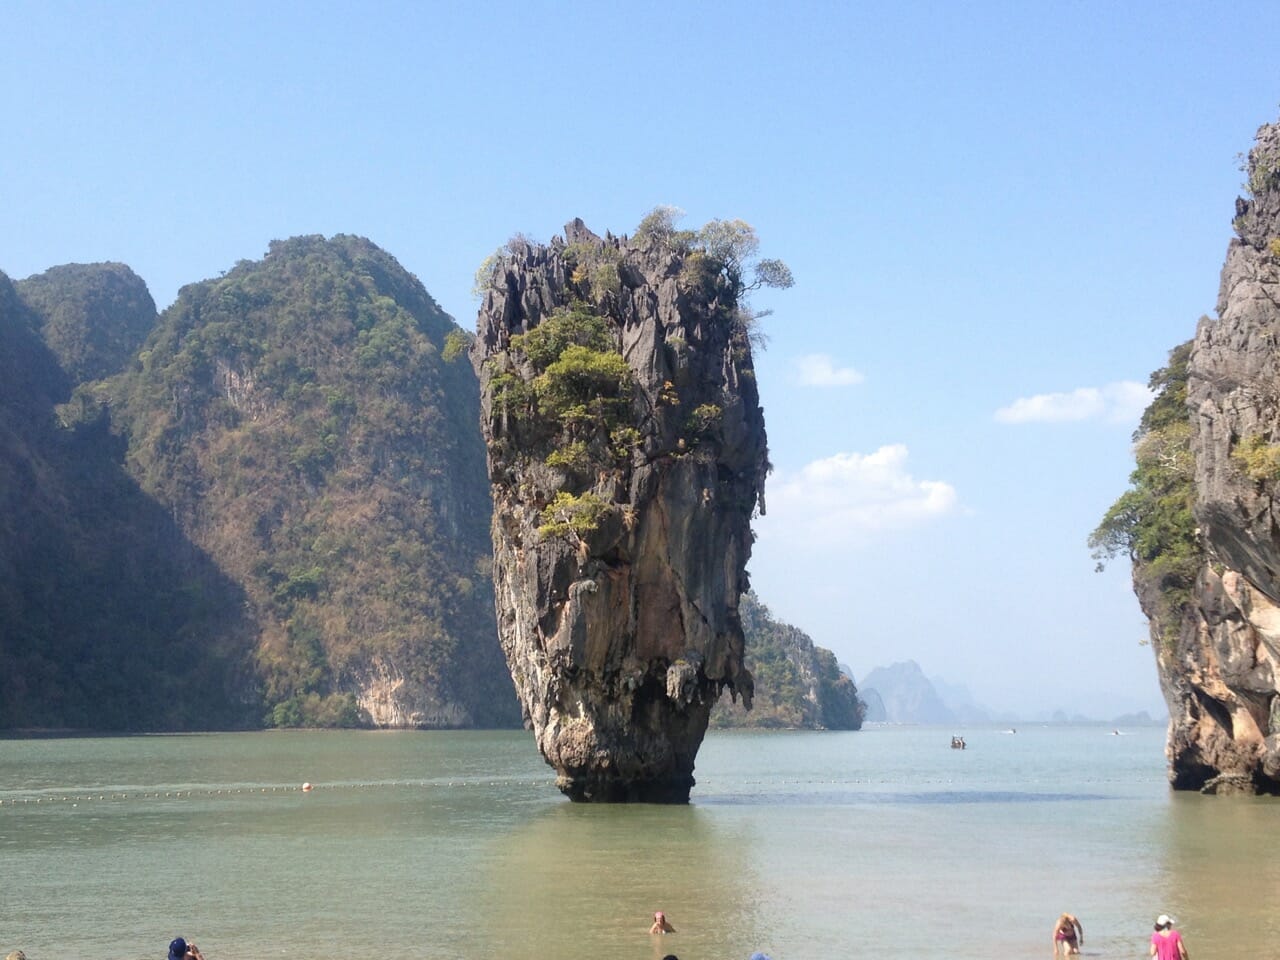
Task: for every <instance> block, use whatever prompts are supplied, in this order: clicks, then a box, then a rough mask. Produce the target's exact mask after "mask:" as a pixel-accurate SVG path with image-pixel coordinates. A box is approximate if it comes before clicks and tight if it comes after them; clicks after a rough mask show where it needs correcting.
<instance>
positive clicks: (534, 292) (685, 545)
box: [472, 221, 768, 802]
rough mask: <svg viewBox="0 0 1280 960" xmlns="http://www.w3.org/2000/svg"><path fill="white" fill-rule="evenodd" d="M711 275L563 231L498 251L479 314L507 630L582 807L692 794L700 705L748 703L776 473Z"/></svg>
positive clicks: (744, 361)
mask: <svg viewBox="0 0 1280 960" xmlns="http://www.w3.org/2000/svg"><path fill="white" fill-rule="evenodd" d="M722 267H723V264H719V263H716V262H715V261H713V260H711V259H710V258H708V257H704V256H703V255H702V254H701V253H699V252H697V251H690V250H689V249H687V248H679V247H678V246H676V247H674V248H673V245H672V244H670V243H668V242H665V241H663V240H660V239H651V240H647V241H632V242H627V241H625V240H617V239H614V238H612V237H606V238H605V239H601V238H599V237H597V236H596V235H594V234H592V233H591V232H590V231H589V230H587V229H586V227H585V226H583V224H582V222H581V221H574V222H573V223H571V224H569V225H568V227H566V230H565V239H564V240H561V239H560V238H556V239H555V240H553V241H552V242H551V244H550V245H548V246H534V245H529V244H525V243H519V244H516V245H515V249H513V250H511V251H510V252H509V253H508V254H507V255H506V256H504V257H502V258H501V260H500V261H499V262H498V263H497V265H496V267H495V269H494V270H493V272H492V274H491V281H490V284H489V287H488V289H487V292H486V293H485V297H484V302H483V304H482V307H481V310H480V315H479V319H478V325H477V333H478V336H477V340H476V343H475V345H474V347H473V354H472V357H473V361H474V362H475V363H476V367H477V370H478V372H479V374H480V379H481V391H482V410H481V425H482V430H483V433H484V436H485V440H486V442H487V445H488V453H489V472H490V481H491V484H492V490H493V499H494V518H493V545H494V586H495V593H496V598H495V600H496V605H497V612H498V629H499V635H500V638H501V641H502V646H503V650H504V651H505V653H506V657H507V663H508V666H509V667H510V669H511V674H512V677H513V679H514V681H515V685H516V689H517V691H518V693H519V696H520V700H521V703H522V705H523V708H524V711H525V715H526V721H527V722H528V723H529V724H530V725H531V726H532V728H533V731H534V733H535V736H536V738H537V742H538V746H539V749H540V750H541V751H542V754H543V756H544V757H545V758H546V760H547V762H548V763H549V764H550V765H551V766H552V767H554V768H555V770H556V771H557V774H558V784H559V786H560V788H561V790H563V791H564V792H565V793H566V794H567V795H568V796H570V797H571V798H573V799H575V800H600V801H633V800H634V801H652V802H685V801H687V800H688V796H689V790H690V788H691V787H692V786H693V783H694V779H693V768H694V759H695V756H696V753H697V750H698V746H699V745H700V743H701V741H702V737H703V734H704V733H705V731H706V726H707V720H708V716H709V713H710V710H711V707H712V705H713V704H714V703H715V701H716V700H717V698H718V697H719V696H720V694H721V692H722V690H723V689H724V688H726V687H728V688H730V690H731V691H733V692H734V694H735V695H737V694H741V695H742V696H743V698H744V700H746V701H748V702H749V700H750V696H751V690H752V681H751V676H750V673H749V672H748V671H747V670H746V669H745V667H744V665H743V638H742V627H741V623H740V619H739V614H738V600H739V596H740V595H741V593H743V592H744V591H745V590H746V588H747V583H746V574H745V566H746V563H747V559H748V557H749V555H750V552H751V541H752V535H751V530H750V520H751V516H752V513H753V511H754V510H755V508H756V506H757V503H758V502H761V503H762V493H763V485H764V476H765V472H766V470H767V466H768V464H767V458H766V441H765V431H764V417H763V412H762V411H761V409H760V406H759V400H758V395H757V392H756V387H755V380H754V371H753V369H752V366H751V350H750V344H749V342H748V336H747V330H746V326H745V324H744V323H743V320H742V316H741V314H740V312H739V310H738V302H737V301H738V296H739V294H740V292H741V288H740V286H739V285H736V284H735V283H734V282H733V279H732V277H730V276H727V275H726V272H725V271H723V269H722ZM540 327H541V331H540V332H539V328H540ZM531 331H532V333H531ZM567 342H571V343H572V345H568V346H566V343H567ZM584 343H587V344H588V345H587V346H583V344H584ZM548 344H550V345H551V347H550V349H548Z"/></svg>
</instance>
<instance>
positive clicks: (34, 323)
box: [0, 267, 257, 729]
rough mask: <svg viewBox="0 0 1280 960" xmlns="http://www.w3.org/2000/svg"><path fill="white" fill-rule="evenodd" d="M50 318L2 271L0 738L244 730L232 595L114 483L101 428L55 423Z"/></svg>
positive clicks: (108, 332)
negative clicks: (6, 734) (8, 733)
mask: <svg viewBox="0 0 1280 960" xmlns="http://www.w3.org/2000/svg"><path fill="white" fill-rule="evenodd" d="M95 270H96V268H95V267H84V268H81V270H80V272H79V274H78V279H79V280H80V281H84V283H85V285H86V286H93V274H94V272H95ZM113 272H114V271H113ZM135 279H136V278H135ZM148 300H149V298H148ZM37 303H38V304H41V305H43V301H37ZM63 318H64V319H65V320H66V321H67V323H65V324H59V326H60V328H61V329H64V330H66V331H70V329H71V328H72V327H73V326H74V324H73V323H72V322H71V315H70V312H69V311H64V313H63ZM114 319H116V320H123V319H124V318H123V317H122V316H117V317H115V318H114ZM50 320H51V315H50V314H47V313H42V312H41V311H39V310H37V309H33V308H32V306H31V305H29V304H27V303H25V302H24V301H23V299H22V298H21V297H20V296H19V292H18V290H16V289H15V287H14V285H13V284H12V283H11V282H10V281H9V279H8V278H7V277H5V276H4V275H3V274H0V728H6V729H12V728H26V727H43V728H50V727H52V728H65V727H96V728H107V729H188V728H193V727H211V726H212V727H234V726H240V725H243V724H246V723H254V722H256V720H257V717H256V711H251V710H249V709H248V708H247V707H248V705H247V704H246V703H245V700H244V691H245V688H246V679H247V678H246V677H245V676H244V675H243V674H242V673H241V671H240V666H241V664H243V663H244V662H245V654H246V653H247V647H246V644H247V642H248V637H249V634H248V633H247V631H246V630H245V625H244V624H243V623H242V621H241V619H240V610H241V599H240V593H239V590H238V589H237V588H236V585H235V584H234V583H233V582H231V581H230V580H229V579H228V578H227V577H225V576H223V575H222V574H221V573H220V572H219V571H218V569H217V568H216V566H215V565H214V564H212V563H211V562H210V561H209V559H208V558H207V557H206V556H205V555H204V554H202V553H201V552H200V551H199V550H198V549H196V548H195V547H194V546H193V545H192V544H191V543H190V542H189V541H188V540H187V539H186V538H185V537H184V536H183V535H182V532H181V531H180V530H179V528H178V527H177V525H176V524H174V522H173V520H172V518H171V517H170V516H169V513H168V511H167V510H165V509H164V508H163V507H162V506H160V505H158V504H156V503H155V502H154V501H152V500H151V499H150V498H149V497H146V496H145V495H143V494H142V492H141V491H140V490H139V489H138V487H137V485H136V484H135V483H134V482H133V481H132V480H131V479H130V478H129V477H128V476H127V474H126V473H125V471H124V468H123V455H124V451H123V445H122V444H121V443H120V441H119V440H118V439H117V438H115V437H112V436H111V434H110V433H109V432H108V430H107V429H106V421H105V419H104V418H101V417H84V418H81V419H80V421H79V422H78V423H77V424H76V425H75V426H74V427H65V426H63V425H61V424H60V422H59V419H58V416H57V412H56V409H57V408H56V405H57V404H59V403H61V402H62V401H65V400H66V399H67V397H68V395H69V392H70V389H71V386H72V378H71V377H70V376H68V375H67V373H66V371H64V370H63V369H62V368H61V367H60V365H59V364H58V361H57V359H56V357H55V356H54V354H53V353H52V352H51V351H50V350H49V349H48V347H46V345H45V343H44V342H43V341H42V339H41V336H40V332H41V330H42V329H49V326H50ZM150 320H151V322H154V320H155V314H154V310H152V313H151V317H150ZM135 321H137V322H145V321H146V316H145V311H142V312H141V315H137V314H131V315H130V317H129V321H128V322H129V323H133V322H135ZM94 324H95V326H96V327H97V331H96V333H95V336H98V335H100V336H101V337H102V338H103V339H104V340H110V339H113V338H115V337H118V336H124V335H125V334H123V333H122V331H120V330H119V329H113V323H112V318H110V317H100V318H98V319H97V320H95V321H94ZM97 362H99V363H108V362H109V361H107V360H106V359H105V357H102V358H100V359H99V361H97ZM99 369H105V368H104V367H101V366H100V367H99Z"/></svg>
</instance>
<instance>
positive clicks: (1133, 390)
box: [995, 380, 1154, 423]
mask: <svg viewBox="0 0 1280 960" xmlns="http://www.w3.org/2000/svg"><path fill="white" fill-rule="evenodd" d="M1153 396H1154V394H1153V393H1152V392H1151V390H1150V389H1148V388H1147V387H1145V386H1143V385H1142V384H1141V383H1137V382H1135V381H1133V380H1121V381H1120V382H1118V383H1109V384H1107V385H1106V386H1105V387H1080V388H1078V389H1076V390H1072V391H1071V392H1070V393H1038V394H1036V395H1035V396H1034V397H1019V398H1018V399H1017V400H1015V401H1013V403H1011V404H1009V405H1008V406H1007V407H1001V408H1000V409H999V410H997V411H996V413H995V418H996V419H997V420H998V421H1000V422H1001V423H1068V422H1075V421H1080V420H1105V421H1107V422H1108V423H1134V422H1136V421H1137V420H1138V418H1139V417H1141V416H1142V411H1143V410H1145V409H1146V408H1147V405H1148V404H1149V403H1151V398H1152V397H1153Z"/></svg>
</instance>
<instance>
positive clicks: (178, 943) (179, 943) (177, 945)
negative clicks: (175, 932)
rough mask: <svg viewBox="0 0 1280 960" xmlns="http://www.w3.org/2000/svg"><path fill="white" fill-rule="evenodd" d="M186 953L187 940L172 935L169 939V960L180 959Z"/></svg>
mask: <svg viewBox="0 0 1280 960" xmlns="http://www.w3.org/2000/svg"><path fill="white" fill-rule="evenodd" d="M186 955H187V941H186V940H184V939H182V937H174V938H173V939H172V940H171V941H169V960H182V958H183V957H185V956H186Z"/></svg>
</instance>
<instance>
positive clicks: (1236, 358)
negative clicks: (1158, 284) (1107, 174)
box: [1144, 125, 1280, 793]
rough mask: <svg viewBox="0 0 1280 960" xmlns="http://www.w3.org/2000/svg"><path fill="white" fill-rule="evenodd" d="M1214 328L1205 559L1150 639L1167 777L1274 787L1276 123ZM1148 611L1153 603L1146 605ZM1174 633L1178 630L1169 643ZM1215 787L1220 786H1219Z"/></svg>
mask: <svg viewBox="0 0 1280 960" xmlns="http://www.w3.org/2000/svg"><path fill="white" fill-rule="evenodd" d="M1248 176H1249V192H1250V194H1251V196H1250V197H1249V198H1248V199H1241V200H1237V202H1236V214H1237V216H1236V218H1235V221H1234V225H1235V230H1236V237H1235V238H1233V239H1232V240H1231V241H1230V244H1229V246H1228V249H1227V256H1226V262H1225V264H1224V266H1223V269H1222V280H1221V287H1220V291H1219V296H1218V304H1217V313H1218V318H1217V319H1216V320H1210V319H1204V320H1202V321H1201V322H1200V325H1199V328H1198V330H1197V332H1196V337H1195V342H1194V344H1193V346H1192V349H1191V354H1190V359H1189V363H1188V369H1187V373H1188V377H1187V402H1188V407H1189V410H1190V416H1191V428H1192V429H1191V452H1192V454H1193V458H1194V483H1195V520H1196V523H1197V524H1198V525H1199V536H1200V538H1201V541H1202V543H1203V547H1204V550H1205V554H1206V562H1205V563H1204V564H1203V566H1202V567H1201V569H1200V571H1199V573H1198V576H1197V577H1196V579H1195V583H1194V586H1193V587H1192V589H1191V598H1190V602H1189V603H1188V604H1186V605H1185V606H1184V607H1183V608H1182V609H1183V617H1182V622H1181V625H1180V630H1177V631H1172V632H1171V633H1169V634H1166V638H1165V639H1163V640H1160V641H1158V642H1156V643H1155V644H1154V646H1155V649H1156V656H1157V662H1158V665H1159V669H1160V677H1161V685H1162V688H1163V690H1164V694H1165V699H1166V701H1167V702H1168V704H1169V715H1170V724H1169V741H1168V755H1169V761H1170V769H1169V777H1170V780H1171V782H1172V783H1173V785H1174V786H1175V787H1181V788H1192V789H1200V788H1204V787H1206V786H1208V787H1209V789H1211V790H1213V789H1217V791H1218V792H1221V784H1222V783H1224V782H1226V781H1223V779H1222V778H1223V777H1224V776H1226V777H1227V779H1228V780H1229V781H1230V782H1231V783H1232V784H1234V789H1236V790H1237V791H1238V789H1239V784H1240V783H1247V784H1252V786H1253V788H1254V789H1255V790H1258V791H1263V792H1273V793H1274V792H1277V791H1280V696H1277V692H1278V689H1280V670H1278V669H1277V667H1278V665H1280V513H1278V512H1277V508H1276V502H1275V496H1276V494H1277V492H1280V469H1278V465H1280V126H1278V125H1268V126H1264V127H1262V128H1261V129H1260V130H1259V131H1258V135H1257V139H1256V142H1255V144H1254V147H1253V149H1252V151H1251V152H1250V154H1249V161H1248ZM1150 605H1151V598H1147V600H1146V601H1144V606H1150ZM1173 634H1176V636H1174V635H1173ZM1215 784H1216V785H1217V786H1216V787H1215Z"/></svg>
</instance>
